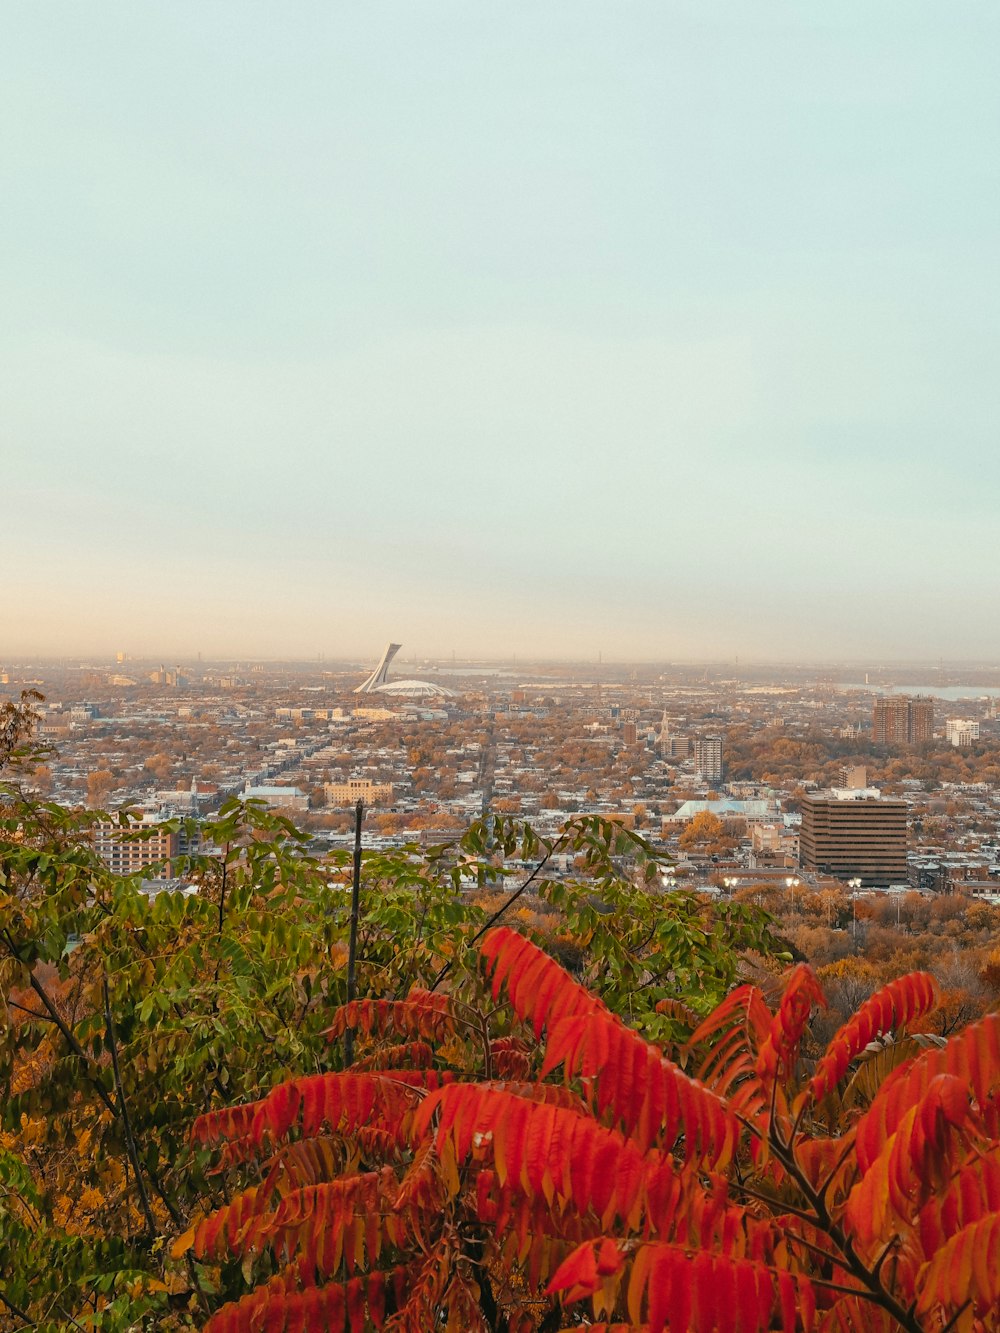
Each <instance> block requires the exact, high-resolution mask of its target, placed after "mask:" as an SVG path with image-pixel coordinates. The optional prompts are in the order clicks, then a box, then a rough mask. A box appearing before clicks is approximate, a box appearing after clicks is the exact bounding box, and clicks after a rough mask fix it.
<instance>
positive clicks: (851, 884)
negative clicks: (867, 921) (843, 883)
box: [847, 878, 861, 943]
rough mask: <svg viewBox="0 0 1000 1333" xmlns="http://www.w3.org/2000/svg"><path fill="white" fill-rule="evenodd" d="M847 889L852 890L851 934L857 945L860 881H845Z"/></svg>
mask: <svg viewBox="0 0 1000 1333" xmlns="http://www.w3.org/2000/svg"><path fill="white" fill-rule="evenodd" d="M847 887H848V888H849V889H851V890H852V892H851V934H852V935H853V936H854V941H855V943H857V939H858V889H860V888H861V880H860V879H859V878H855V879H849V880H848V881H847Z"/></svg>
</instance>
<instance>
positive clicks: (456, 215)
mask: <svg viewBox="0 0 1000 1333" xmlns="http://www.w3.org/2000/svg"><path fill="white" fill-rule="evenodd" d="M3 25H4V37H5V43H4V45H5V57H6V68H7V74H8V77H7V78H6V79H5V80H4V82H3V84H2V86H0V107H2V109H3V112H4V116H5V122H6V123H8V124H9V125H14V126H17V127H18V130H17V133H16V134H15V135H12V136H9V137H8V140H7V142H6V145H5V147H4V148H3V150H2V153H3V158H2V160H3V164H4V173H5V180H6V181H7V183H8V207H6V208H5V210H4V212H3V215H2V216H0V240H2V244H0V280H2V281H3V284H4V290H5V317H4V318H3V320H2V321H0V340H2V352H3V356H4V364H5V370H6V374H5V377H4V384H3V386H2V387H0V403H2V407H3V416H2V421H3V425H2V428H0V429H2V438H3V442H4V443H3V456H4V460H5V464H6V466H5V468H4V473H3V479H4V492H5V498H4V522H3V526H4V536H3V557H4V560H3V564H4V576H3V591H4V617H3V624H2V627H0V662H2V661H3V660H5V659H6V658H9V657H15V656H19V657H23V656H25V655H31V654H39V655H42V654H44V655H57V656H61V655H66V654H83V655H86V654H97V653H104V654H108V653H113V652H114V651H115V650H116V649H117V648H120V647H122V646H126V647H128V648H129V650H130V651H135V653H136V654H137V655H139V656H144V655H148V656H149V657H156V656H159V655H160V654H161V653H162V654H163V655H164V656H166V657H171V658H172V657H174V656H179V657H181V658H185V659H190V658H193V657H194V655H195V654H196V653H197V652H198V651H201V652H202V653H203V654H204V655H205V656H206V657H212V656H215V657H225V658H237V657H241V656H247V657H268V658H288V657H302V658H307V659H310V660H312V659H314V658H315V656H316V654H317V653H319V652H324V653H326V654H328V655H330V656H333V655H335V654H337V653H338V652H343V653H344V654H345V655H349V656H357V657H366V656H371V655H372V654H373V653H375V654H377V651H378V650H379V649H380V647H381V645H382V644H383V643H384V642H385V639H386V638H387V637H388V635H389V634H390V633H391V635H392V636H393V637H394V638H397V639H400V640H402V641H403V642H404V643H406V644H409V645H414V646H416V647H417V648H418V649H419V650H420V651H421V654H422V655H423V656H430V657H435V656H436V657H442V658H443V657H445V656H446V655H449V654H450V653H451V652H452V651H453V650H454V651H455V652H456V653H457V654H458V656H459V657H463V658H465V657H493V658H497V659H501V658H503V659H506V658H509V657H510V656H511V655H512V654H514V653H516V654H517V655H518V656H519V657H520V656H523V657H532V656H535V657H545V658H548V659H550V660H577V661H584V660H585V661H593V660H596V659H597V658H598V655H599V654H601V655H602V656H603V657H604V659H605V660H607V661H611V660H617V661H636V662H638V661H660V660H668V661H703V660H709V659H711V660H734V659H735V658H736V657H737V656H738V657H739V659H740V660H741V661H746V662H749V661H804V662H809V661H817V660H819V661H848V660H853V661H859V660H865V661H870V662H876V661H879V660H887V661H888V660H891V661H897V662H898V661H904V660H912V661H926V662H934V661H937V660H938V659H939V658H941V657H942V656H947V657H948V658H949V659H950V660H953V661H954V660H956V659H966V660H970V661H971V660H976V661H984V660H985V661H995V660H1000V618H998V617H997V616H996V614H995V611H996V593H995V586H994V583H995V580H994V576H993V571H992V568H991V565H992V562H991V560H990V559H989V545H988V533H989V531H991V530H992V528H991V523H992V520H993V510H994V508H995V503H994V497H995V494H996V491H997V486H998V484H1000V456H998V453H997V450H996V448H995V421H996V418H997V405H998V404H997V391H996V385H995V374H994V370H993V357H992V355H991V353H990V349H991V348H992V347H993V346H994V345H995V337H996V308H997V307H996V294H997V290H998V284H997V279H998V273H997V254H998V250H997V236H998V227H997V223H998V220H1000V219H998V214H1000V183H998V177H997V173H996V170H995V167H994V165H993V163H992V157H991V149H990V147H989V145H990V143H991V142H992V139H993V138H994V137H995V130H996V129H997V128H1000V89H998V87H997V82H996V79H995V71H994V70H993V61H992V51H993V50H994V49H995V45H996V39H997V38H998V37H1000V13H997V12H994V11H988V10H983V9H980V10H976V11H971V10H967V11H963V12H961V13H948V12H946V11H944V10H941V9H939V8H936V7H935V8H932V7H930V6H922V7H921V6H917V7H914V6H912V5H904V4H903V3H902V0H888V3H886V4H885V5H883V6H880V7H878V9H877V10H872V8H871V7H870V6H865V5H862V4H861V3H860V0H850V2H848V3H845V4H844V5H840V6H837V7H836V9H834V10H823V11H816V12H811V13H804V12H802V11H801V8H800V7H797V6H795V5H792V4H791V3H780V4H778V5H776V6H771V7H768V8H767V10H766V11H765V10H764V9H763V8H762V9H760V10H753V9H752V8H749V7H747V6H741V5H738V4H737V3H735V0H725V2H722V3H719V4H717V5H716V6H714V7H712V8H711V9H706V7H705V6H703V5H698V4H695V3H693V2H690V3H689V2H687V0H685V2H683V3H682V2H680V0H672V3H670V4H668V5H666V6H663V5H660V4H653V3H651V0H642V2H640V3H637V4H635V5H633V6H630V7H628V8H627V9H621V8H618V9H616V10H614V11H613V12H612V11H611V10H609V9H608V8H607V7H606V6H605V5H601V4H597V3H592V2H590V0H586V2H584V3H575V4H573V5H569V4H567V3H551V4H549V5H546V6H541V7H539V6H536V5H528V4H526V3H522V4H514V5H510V6H505V7H503V9H502V10H501V9H496V8H495V7H491V6H487V5H485V4H477V3H473V4H471V5H469V4H462V5H459V4H457V3H454V0H433V2H432V3H429V4H427V5H425V6H421V7H420V8H419V10H415V9H411V8H409V7H404V6H402V5H398V4H391V3H374V4H372V5H369V6H365V7H364V8H363V9H356V10H345V11H340V12H332V13H331V12H328V11H327V10H326V9H324V8H323V7H322V6H320V5H317V4H306V5H304V6H302V7H300V8H299V9H298V10H297V11H296V13H295V14H294V15H291V16H290V15H288V14H284V13H283V14H281V15H278V14H276V13H275V12H273V11H269V10H268V9H267V8H265V7H255V6H250V7H247V6H236V5H234V4H232V3H220V4H219V5H218V6H216V7H213V9H212V10H211V11H205V10H204V9H202V8H199V7H197V6H194V5H192V4H184V3H181V4H178V5H176V6H171V7H170V8H169V9H153V8H143V9H138V10H137V9H135V8H133V7H130V6H127V5H125V4H123V3H111V4H109V5H107V6H105V7H102V9H101V11H100V12H98V13H93V12H88V13H86V14H84V13H82V12H81V11H79V10H77V9H74V7H72V6H71V5H69V4H66V3H57V4H56V6H55V15H53V10H52V8H51V7H47V9H46V11H45V12H44V13H43V12H42V11H39V10H37V9H35V8H34V7H32V6H30V5H28V4H26V3H16V4H14V5H12V6H11V7H10V8H9V9H8V10H7V12H6V13H5V16H4V20H3ZM983 534H987V537H986V539H985V541H984V538H983ZM340 645H347V647H346V648H341V647H340ZM425 645H426V647H425Z"/></svg>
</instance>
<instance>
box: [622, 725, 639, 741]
mask: <svg viewBox="0 0 1000 1333" xmlns="http://www.w3.org/2000/svg"><path fill="white" fill-rule="evenodd" d="M637 734H638V733H637V730H636V725H635V723H634V722H626V723H625V724H624V725H623V726H622V740H623V741H624V742H625V744H626V745H634V744H635V742H636V737H637Z"/></svg>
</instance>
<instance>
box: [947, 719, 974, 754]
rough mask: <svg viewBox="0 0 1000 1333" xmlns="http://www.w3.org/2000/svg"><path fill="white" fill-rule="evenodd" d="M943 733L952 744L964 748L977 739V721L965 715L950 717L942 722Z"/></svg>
mask: <svg viewBox="0 0 1000 1333" xmlns="http://www.w3.org/2000/svg"><path fill="white" fill-rule="evenodd" d="M944 734H945V736H946V737H947V739H948V740H949V741H950V743H951V744H952V745H955V746H958V747H959V748H960V749H963V750H964V749H967V748H968V746H970V745H971V744H972V742H973V741H978V740H979V723H978V722H972V721H970V719H969V718H965V717H952V718H949V719H948V721H947V722H946V723H945V724H944Z"/></svg>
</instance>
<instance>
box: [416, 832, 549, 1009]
mask: <svg viewBox="0 0 1000 1333" xmlns="http://www.w3.org/2000/svg"><path fill="white" fill-rule="evenodd" d="M566 838H567V835H566V834H565V833H564V834H562V835H561V837H559V838H557V839H556V840H555V842H554V843H553V844H552V846H551V847H550V848H549V850H548V851H547V852H546V853H545V855H544V856H543V857H542V859H541V860H540V861H539V863H538V865H536V866H535V868H534V870H533V871H532V872H531V874H530V875H529V876H528V878H527V879H526V880H525V881H524V883H523V884H520V885H519V886H518V887H517V888H516V889H515V890H514V892H513V893H512V894H511V895H510V897H509V898H508V899H507V901H506V902H505V903H501V904H500V906H499V907H498V908H497V910H496V911H495V912H494V913H493V915H492V916H491V917H490V918H489V920H488V921H486V922H485V924H484V925H482V926H480V928H479V930H477V931H476V933H475V935H473V937H472V939H471V940H469V943H468V948H470V949H472V948H474V947H475V946H476V945H477V944H478V943H479V941H480V940H481V939H482V938H483V936H484V935H485V934H486V932H487V931H488V930H489V929H490V928H491V926H495V925H496V923H497V922H498V921H499V920H500V918H501V917H502V916H503V914H504V912H506V910H507V908H508V907H510V906H511V904H512V903H516V902H517V900H518V898H520V896H521V894H522V893H524V891H525V889H527V888H528V887H529V886H530V885H531V884H532V883H533V882H534V881H535V880H536V879H537V878H538V876H539V875H540V874H541V873H542V871H543V870H544V869H545V867H546V866H547V865H548V863H549V861H550V860H551V859H552V857H553V856H554V855H555V853H556V851H557V850H558V849H559V847H561V846H562V845H563V844H564V843H565V842H566ZM454 965H455V959H454V958H451V959H449V961H448V962H447V963H445V965H444V967H442V969H441V971H440V972H439V973H438V974H437V976H436V977H435V978H434V984H433V985H432V986H431V987H430V989H431V990H432V991H435V990H437V988H438V986H440V985H441V982H442V981H444V979H445V977H446V976H447V975H448V973H449V972H450V971H451V969H452V968H453V967H454Z"/></svg>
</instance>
